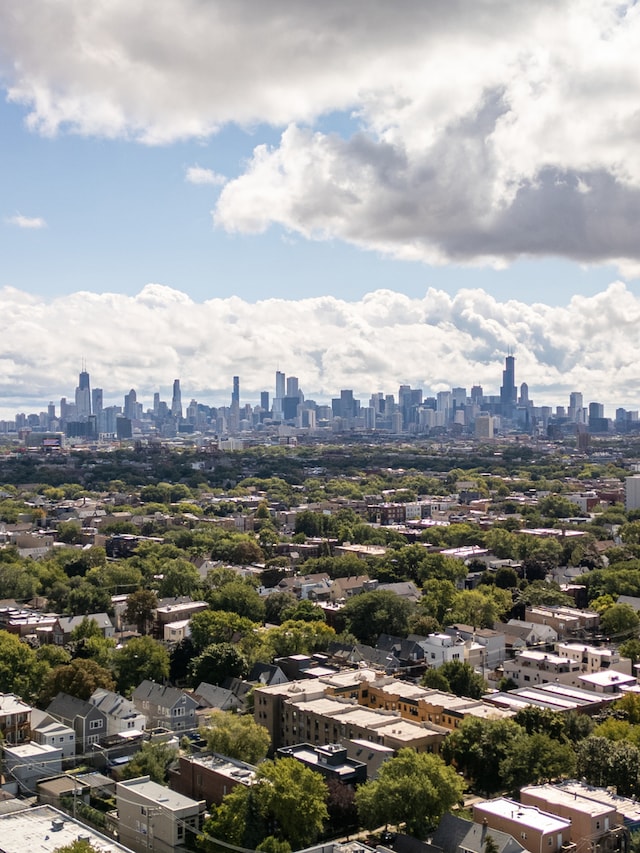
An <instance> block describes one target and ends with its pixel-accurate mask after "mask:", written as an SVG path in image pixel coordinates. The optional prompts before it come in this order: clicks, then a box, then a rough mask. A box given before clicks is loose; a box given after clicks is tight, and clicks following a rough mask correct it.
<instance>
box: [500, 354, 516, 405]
mask: <svg viewBox="0 0 640 853" xmlns="http://www.w3.org/2000/svg"><path fill="white" fill-rule="evenodd" d="M517 402H518V389H517V388H516V360H515V358H514V356H512V355H508V356H507V357H506V358H505V360H504V370H503V371H502V386H501V388H500V406H501V408H502V414H503V416H504V417H506V418H512V417H513V414H514V410H515V407H516V404H517Z"/></svg>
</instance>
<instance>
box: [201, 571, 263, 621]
mask: <svg viewBox="0 0 640 853" xmlns="http://www.w3.org/2000/svg"><path fill="white" fill-rule="evenodd" d="M207 600H208V602H209V606H210V607H211V609H212V610H226V611H227V612H229V613H237V614H238V615H239V616H245V617H246V618H247V619H250V620H251V622H259V623H261V622H263V621H264V601H263V600H262V598H261V597H260V595H259V594H258V591H257V590H256V589H254V587H253V586H252V585H251V584H250V583H247V582H246V581H244V580H242V579H240V578H237V576H236V579H235V580H232V581H231V582H230V583H226V584H224V585H223V586H221V587H219V588H217V589H213V590H212V591H211V592H210V593H209V594H208V596H207Z"/></svg>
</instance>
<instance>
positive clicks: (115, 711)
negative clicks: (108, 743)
mask: <svg viewBox="0 0 640 853" xmlns="http://www.w3.org/2000/svg"><path fill="white" fill-rule="evenodd" d="M89 702H91V704H92V705H95V706H96V708H99V709H100V710H101V711H103V712H104V714H105V717H106V720H107V735H108V736H110V735H117V734H120V733H121V732H135V731H138V732H143V731H144V730H145V729H146V727H147V718H146V717H145V715H144V714H141V713H140V711H138V709H137V708H136V706H135V705H134V704H133V702H131V701H130V700H129V699H125V698H124V696H121V695H120V694H119V693H113V692H112V691H111V690H105V689H104V688H103V687H98V689H97V690H94V691H93V693H92V694H91V696H90V697H89Z"/></svg>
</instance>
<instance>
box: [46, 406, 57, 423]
mask: <svg viewBox="0 0 640 853" xmlns="http://www.w3.org/2000/svg"><path fill="white" fill-rule="evenodd" d="M47 416H48V418H49V420H51V421H54V420H55V419H56V404H55V403H49V405H48V406H47Z"/></svg>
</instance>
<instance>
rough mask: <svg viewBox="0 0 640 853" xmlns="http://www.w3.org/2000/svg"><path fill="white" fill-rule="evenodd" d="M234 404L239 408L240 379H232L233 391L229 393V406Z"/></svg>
mask: <svg viewBox="0 0 640 853" xmlns="http://www.w3.org/2000/svg"><path fill="white" fill-rule="evenodd" d="M234 403H235V404H236V405H238V406H240V377H239V376H234V377H233V391H232V392H231V405H232V406H233V404H234Z"/></svg>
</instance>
